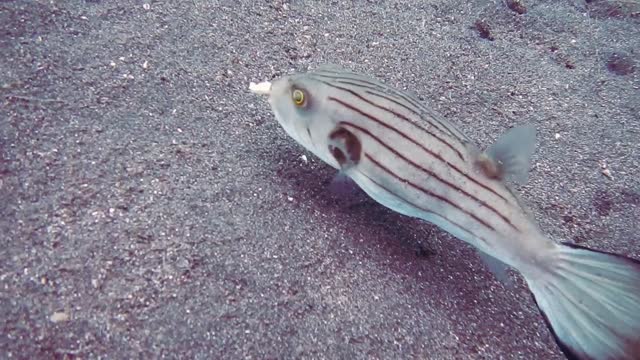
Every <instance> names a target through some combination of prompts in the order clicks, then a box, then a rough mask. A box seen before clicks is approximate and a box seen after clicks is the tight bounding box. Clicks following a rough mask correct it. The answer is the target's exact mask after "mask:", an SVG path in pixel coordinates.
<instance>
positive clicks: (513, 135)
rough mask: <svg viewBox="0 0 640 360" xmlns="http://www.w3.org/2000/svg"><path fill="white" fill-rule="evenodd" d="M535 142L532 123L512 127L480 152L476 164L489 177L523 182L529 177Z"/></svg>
mask: <svg viewBox="0 0 640 360" xmlns="http://www.w3.org/2000/svg"><path fill="white" fill-rule="evenodd" d="M535 142H536V129H535V127H533V125H530V124H529V125H523V126H517V127H514V128H512V129H511V130H509V131H507V132H506V133H504V134H503V135H502V136H501V137H500V138H499V139H498V141H496V142H495V143H494V144H493V145H491V146H490V147H489V148H488V149H487V150H486V151H485V152H484V153H483V154H480V156H478V159H477V164H478V166H479V167H480V169H481V170H482V171H483V172H484V173H485V175H487V176H488V177H490V178H493V179H499V180H505V179H506V180H509V181H512V182H515V183H517V184H524V183H526V182H527V179H528V178H529V168H530V167H531V155H533V151H534V150H535Z"/></svg>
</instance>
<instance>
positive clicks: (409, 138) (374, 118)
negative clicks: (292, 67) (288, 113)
mask: <svg viewBox="0 0 640 360" xmlns="http://www.w3.org/2000/svg"><path fill="white" fill-rule="evenodd" d="M328 99H329V100H330V101H334V102H336V103H338V104H340V105H342V106H344V107H345V108H347V109H349V110H352V111H354V112H356V113H358V114H359V115H362V116H364V117H365V118H367V119H369V120H372V121H373V122H375V123H377V124H379V125H381V126H383V127H385V128H386V129H389V130H391V131H393V132H395V133H396V134H398V135H400V136H401V137H403V138H404V139H406V140H408V141H410V142H411V143H413V144H414V145H416V146H418V147H419V148H421V149H422V150H424V151H425V152H426V153H428V154H429V155H431V156H432V157H434V158H436V159H437V160H439V161H440V162H442V163H444V164H445V165H447V166H449V167H450V168H451V169H453V170H454V171H455V172H457V173H458V174H460V175H462V176H464V177H465V178H466V179H468V180H469V181H471V182H473V183H474V184H476V185H478V186H480V187H481V188H483V189H485V190H487V191H489V192H490V193H492V194H494V195H495V196H497V197H499V198H500V199H502V200H504V201H505V202H507V203H508V202H509V201H508V200H507V198H506V197H504V196H503V195H501V194H500V193H498V192H497V191H495V190H494V189H492V188H490V187H489V186H487V185H485V184H483V183H482V182H480V181H479V180H477V179H475V178H473V177H472V176H470V175H469V174H467V173H465V172H464V171H462V170H461V169H460V168H459V167H457V166H456V165H454V164H452V163H451V162H450V161H448V160H446V159H444V158H443V157H442V156H441V155H440V154H438V153H435V152H434V151H432V150H431V149H429V148H427V147H426V146H424V145H423V144H421V143H419V142H418V141H417V140H415V139H413V138H411V137H410V136H409V135H407V134H405V133H403V132H402V131H400V130H398V129H396V128H394V127H393V126H391V125H389V124H387V123H385V122H384V121H382V120H380V119H378V118H377V117H375V116H373V115H371V114H369V113H366V112H364V111H363V110H360V109H359V108H357V107H355V106H354V105H351V104H349V103H347V102H345V101H342V100H340V99H338V98H335V97H332V96H329V97H328Z"/></svg>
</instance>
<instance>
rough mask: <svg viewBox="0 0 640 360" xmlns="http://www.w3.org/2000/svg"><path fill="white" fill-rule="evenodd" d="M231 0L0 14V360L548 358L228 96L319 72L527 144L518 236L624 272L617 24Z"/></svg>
mask: <svg viewBox="0 0 640 360" xmlns="http://www.w3.org/2000/svg"><path fill="white" fill-rule="evenodd" d="M243 3H244V4H243V5H238V4H236V2H235V1H204V0H196V1H155V0H153V1H151V0H149V1H146V0H130V1H100V0H91V1H89V0H86V1H80V0H74V1H44V0H42V1H1V2H0V49H1V51H0V204H2V206H1V207H0V234H1V235H0V328H1V331H0V349H2V350H0V351H1V352H2V354H0V357H2V358H25V359H26V358H30V359H51V358H59V359H64V358H66V359H72V358H82V359H88V358H91V359H96V358H105V359H106V358H109V359H125V358H176V357H182V358H199V359H213V358H225V359H240V358H254V359H290V358H331V359H339V358H341V359H347V358H348V359H365V358H366V359H371V358H373V359H376V358H380V359H400V358H428V359H480V358H486V359H562V358H563V357H562V355H561V353H560V351H559V349H558V348H557V346H556V345H555V343H554V342H553V339H552V337H551V335H550V333H549V331H548V330H547V328H546V327H545V325H544V322H543V320H542V317H541V316H540V314H539V313H538V310H537V309H536V307H535V304H534V303H533V300H532V299H531V296H530V294H529V292H528V290H527V289H526V287H525V286H524V284H523V283H522V281H521V280H520V278H517V279H518V280H517V282H516V285H515V286H513V287H505V286H504V285H503V284H502V283H500V282H498V281H497V280H496V279H495V277H494V276H493V275H492V274H491V273H490V272H489V271H488V270H487V268H486V266H485V265H484V264H483V263H482V262H481V261H480V259H479V258H478V256H477V255H476V253H475V251H474V250H473V249H471V248H470V247H469V246H467V245H465V244H464V243H462V242H461V241H459V240H457V239H454V238H452V237H451V236H449V235H447V234H446V233H444V232H442V231H440V230H438V229H436V228H434V227H433V226H431V225H429V224H426V223H422V222H420V221H417V220H415V219H409V218H405V217H403V216H400V215H398V214H395V213H392V212H390V211H388V210H386V209H384V208H382V207H381V206H379V205H377V204H375V203H374V202H373V201H371V200H369V199H368V198H366V197H365V196H364V195H363V194H362V193H361V192H354V193H353V194H350V195H349V194H347V195H344V194H341V195H337V194H336V193H333V192H331V191H330V190H329V183H330V182H331V179H332V178H333V176H334V175H335V174H334V171H332V170H331V169H330V168H329V167H328V166H326V165H324V164H322V163H321V162H319V160H318V159H316V158H315V157H313V156H312V155H311V154H310V153H308V152H306V151H305V150H303V149H302V148H301V147H299V146H298V145H297V144H296V143H295V142H294V141H293V140H292V139H289V138H288V137H287V136H286V134H285V133H284V131H283V130H282V129H281V128H280V127H279V125H278V124H277V123H276V121H275V119H274V118H273V115H272V113H271V112H270V109H269V107H268V105H267V103H266V101H265V99H263V98H260V97H258V96H255V95H253V94H251V93H250V92H249V91H248V89H247V88H248V84H249V82H250V81H263V80H270V79H273V78H274V77H277V76H279V75H282V74H285V73H288V72H290V71H292V70H304V69H307V68H308V67H315V66H317V65H319V64H323V63H333V64H339V65H342V66H344V67H347V68H349V69H352V70H356V71H359V72H364V73H367V74H371V75H373V76H376V77H378V78H381V79H382V80H384V81H386V82H387V83H389V84H391V85H394V86H397V87H399V88H403V89H406V90H410V91H412V92H414V93H416V94H417V95H418V96H419V97H420V98H421V99H423V100H424V102H425V103H426V104H428V105H429V106H431V107H433V108H434V109H435V110H437V111H438V112H440V113H441V114H442V115H443V116H445V117H446V118H447V119H449V120H451V121H452V122H454V123H456V124H458V125H459V126H460V127H461V129H463V130H464V131H465V132H466V133H467V134H468V135H469V136H470V137H471V138H473V139H475V140H476V142H477V143H478V144H479V145H480V146H482V147H485V146H487V145H489V144H490V143H492V142H493V141H494V140H495V139H496V138H497V137H498V136H499V135H500V134H501V133H503V132H504V131H505V130H506V129H508V128H509V127H511V126H513V125H515V124H521V123H533V124H535V126H536V127H537V129H538V147H537V150H536V153H535V155H534V166H533V168H532V172H531V178H530V181H529V183H528V184H527V185H526V186H523V187H521V188H520V191H521V193H522V197H523V198H524V199H525V201H526V203H527V204H529V206H530V208H531V210H532V212H533V213H534V214H535V217H536V218H537V219H538V221H539V223H540V226H541V228H542V229H543V230H544V231H545V232H546V233H547V234H549V236H551V237H553V238H555V239H558V240H563V241H571V242H576V243H578V244H581V245H586V246H591V247H594V248H597V249H601V250H606V251H614V252H618V253H622V254H626V255H629V256H632V257H635V258H640V241H638V240H639V238H640V236H639V235H638V233H639V232H640V231H639V230H640V225H639V224H638V219H639V218H640V181H639V180H638V179H639V178H640V145H639V141H638V139H639V138H640V115H639V114H640V68H639V67H640V61H639V60H638V51H639V49H640V9H638V7H637V6H636V7H635V8H634V4H632V3H626V4H622V5H615V4H612V3H607V2H604V1H602V0H601V1H592V2H590V3H589V4H585V3H584V2H583V1H580V0H571V1H569V0H567V1H564V0H563V1H559V0H549V1H524V5H525V7H526V12H525V13H523V14H518V13H517V12H516V11H514V10H512V9H510V8H509V7H507V5H506V3H505V2H503V1H497V0H496V1H488V0H483V1H471V2H468V1H451V2H441V1H424V2H417V1H385V2H373V1H356V2H353V3H352V2H351V1H295V0H292V1H285V2H283V1H243ZM443 3H447V4H448V5H443ZM145 4H147V5H148V6H146V5H145ZM636 5H637V4H636ZM512 7H513V8H514V9H516V7H515V6H512ZM302 155H305V156H306V158H307V161H304V160H303V159H302V158H301V156H302ZM605 168H606V169H605ZM605 170H606V171H605Z"/></svg>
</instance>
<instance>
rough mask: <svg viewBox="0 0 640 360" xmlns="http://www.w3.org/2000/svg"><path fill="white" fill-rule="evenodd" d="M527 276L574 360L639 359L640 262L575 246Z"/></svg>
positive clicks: (560, 250)
mask: <svg viewBox="0 0 640 360" xmlns="http://www.w3.org/2000/svg"><path fill="white" fill-rule="evenodd" d="M555 255H556V256H553V261H552V262H551V261H550V263H549V264H545V270H546V271H545V272H544V273H543V274H542V275H540V276H537V277H531V278H527V276H525V279H526V280H527V283H528V284H529V288H530V289H531V291H532V292H533V297H534V299H535V300H536V303H537V305H538V307H539V308H540V311H541V312H542V315H543V316H544V317H545V320H546V322H547V325H548V326H549V328H550V329H551V331H552V332H553V335H554V337H555V338H556V341H557V342H558V345H559V346H560V348H561V349H562V351H563V352H564V353H565V355H566V356H567V357H568V358H569V359H590V360H601V359H602V360H605V359H606V360H608V359H611V360H613V359H615V360H622V359H635V360H637V359H640V262H639V261H637V260H633V259H630V258H626V257H624V256H620V255H615V254H610V253H605V252H599V251H594V250H590V249H587V248H583V247H579V246H576V245H570V244H561V245H559V246H558V248H557V251H556V254H555Z"/></svg>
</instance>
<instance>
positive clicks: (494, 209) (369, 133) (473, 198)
mask: <svg viewBox="0 0 640 360" xmlns="http://www.w3.org/2000/svg"><path fill="white" fill-rule="evenodd" d="M338 125H340V126H346V127H350V128H353V129H356V130H358V131H360V132H362V133H364V134H366V135H367V136H369V137H370V138H372V139H373V140H375V141H376V142H377V143H378V144H380V145H382V146H383V147H384V148H385V149H387V150H389V151H390V152H392V153H393V154H394V155H395V156H397V157H399V158H400V159H402V160H403V161H404V162H406V163H408V164H410V165H411V166H413V167H414V168H416V169H418V170H420V171H422V172H423V173H425V174H426V175H429V176H432V177H433V178H435V179H436V180H438V181H439V182H440V183H442V184H444V185H446V186H447V187H449V188H451V189H454V190H456V191H458V192H460V193H461V194H463V195H464V196H466V197H468V198H470V199H472V200H474V201H476V202H478V203H479V204H480V205H482V206H484V207H485V208H487V209H489V210H491V211H492V212H493V213H494V214H496V215H498V216H499V217H500V218H502V220H503V221H504V222H505V223H506V224H508V225H509V226H511V227H512V228H513V229H514V230H516V231H520V229H518V228H517V227H516V226H515V225H514V224H513V223H512V222H511V220H509V218H508V217H506V216H505V215H503V214H502V213H500V211H498V210H497V209H496V208H494V207H493V206H491V205H489V204H488V203H487V202H486V201H484V200H482V199H479V198H477V197H476V196H474V195H473V194H471V193H469V192H467V191H465V190H464V189H462V188H460V187H459V186H456V185H455V184H454V183H452V182H450V181H448V180H445V179H443V178H442V177H441V176H439V175H438V174H436V173H435V172H434V171H431V170H429V169H427V168H425V167H423V166H421V165H420V164H417V163H416V162H414V161H412V160H411V159H409V158H408V157H406V156H404V155H402V154H401V153H400V152H398V151H397V150H395V149H394V148H392V147H391V146H389V145H388V144H386V143H385V142H384V141H382V139H380V138H379V137H377V136H375V135H374V134H372V133H371V132H370V131H369V130H367V129H365V128H363V127H361V126H358V125H356V124H353V123H350V122H346V121H342V122H340V123H339V124H338ZM376 163H377V162H376Z"/></svg>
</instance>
